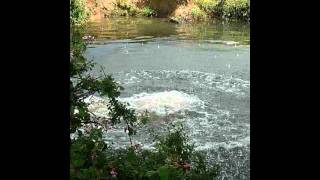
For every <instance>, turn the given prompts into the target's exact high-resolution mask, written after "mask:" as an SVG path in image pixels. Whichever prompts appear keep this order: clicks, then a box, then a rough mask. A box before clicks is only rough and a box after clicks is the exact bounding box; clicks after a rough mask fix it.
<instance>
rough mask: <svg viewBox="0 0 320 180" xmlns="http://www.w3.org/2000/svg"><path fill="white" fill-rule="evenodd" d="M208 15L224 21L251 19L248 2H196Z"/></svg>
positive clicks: (226, 0) (216, 0)
mask: <svg viewBox="0 0 320 180" xmlns="http://www.w3.org/2000/svg"><path fill="white" fill-rule="evenodd" d="M196 3H197V5H198V6H199V7H200V8H202V9H204V10H205V11H206V12H207V13H208V14H210V15H211V16H215V17H220V18H222V19H243V20H249V19H250V7H249V2H248V0H196Z"/></svg>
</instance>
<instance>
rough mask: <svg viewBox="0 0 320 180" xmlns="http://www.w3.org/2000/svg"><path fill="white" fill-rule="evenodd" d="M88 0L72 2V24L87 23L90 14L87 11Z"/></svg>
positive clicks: (73, 0) (74, 0) (71, 0)
mask: <svg viewBox="0 0 320 180" xmlns="http://www.w3.org/2000/svg"><path fill="white" fill-rule="evenodd" d="M85 5H86V0H70V23H71V24H72V25H81V24H83V23H85V22H86V20H87V19H88V17H89V15H90V12H89V11H88V10H87V9H86V6H85Z"/></svg>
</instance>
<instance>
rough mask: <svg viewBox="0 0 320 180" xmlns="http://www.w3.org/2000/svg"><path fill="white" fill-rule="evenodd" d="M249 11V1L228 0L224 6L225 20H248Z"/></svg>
mask: <svg viewBox="0 0 320 180" xmlns="http://www.w3.org/2000/svg"><path fill="white" fill-rule="evenodd" d="M249 10H250V8H249V3H248V0H226V1H225V2H224V4H223V16H224V18H236V19H248V18H249V17H250V13H249V12H250V11H249Z"/></svg>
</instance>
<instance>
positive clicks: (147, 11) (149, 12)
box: [141, 6, 156, 17]
mask: <svg viewBox="0 0 320 180" xmlns="http://www.w3.org/2000/svg"><path fill="white" fill-rule="evenodd" d="M141 12H142V15H143V16H147V17H152V16H156V11H155V10H153V9H152V8H150V7H149V6H146V7H144V8H143V9H142V11H141Z"/></svg>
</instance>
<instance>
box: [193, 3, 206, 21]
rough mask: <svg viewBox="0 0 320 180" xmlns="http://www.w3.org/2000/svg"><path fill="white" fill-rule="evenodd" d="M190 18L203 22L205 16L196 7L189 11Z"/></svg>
mask: <svg viewBox="0 0 320 180" xmlns="http://www.w3.org/2000/svg"><path fill="white" fill-rule="evenodd" d="M191 16H192V19H194V20H205V19H206V17H207V15H206V13H205V12H204V11H203V10H201V9H200V8H199V7H198V6H196V7H194V8H192V9H191Z"/></svg>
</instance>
